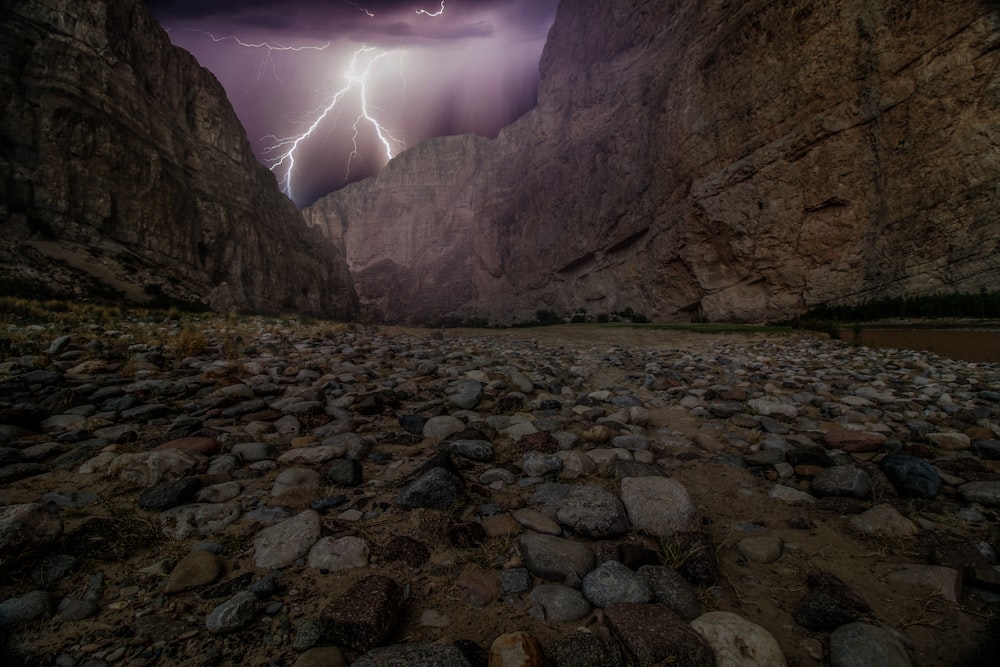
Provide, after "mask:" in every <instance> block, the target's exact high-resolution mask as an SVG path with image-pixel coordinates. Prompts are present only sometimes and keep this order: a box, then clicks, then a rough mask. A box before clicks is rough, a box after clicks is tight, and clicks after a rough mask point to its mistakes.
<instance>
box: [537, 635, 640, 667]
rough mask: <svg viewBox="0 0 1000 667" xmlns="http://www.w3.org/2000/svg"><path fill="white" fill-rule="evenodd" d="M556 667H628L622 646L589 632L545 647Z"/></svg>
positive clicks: (566, 637) (561, 639)
mask: <svg viewBox="0 0 1000 667" xmlns="http://www.w3.org/2000/svg"><path fill="white" fill-rule="evenodd" d="M545 655H547V656H548V657H549V659H550V660H551V661H552V664H553V665H554V667H626V665H627V664H628V663H627V662H626V660H625V654H624V652H623V651H622V647H621V645H620V644H619V643H618V642H616V641H613V640H610V639H602V638H601V637H598V636H597V635H595V634H592V633H589V632H574V633H573V634H570V635H567V636H565V637H562V638H560V639H557V640H555V641H554V642H551V643H549V644H548V645H546V647H545Z"/></svg>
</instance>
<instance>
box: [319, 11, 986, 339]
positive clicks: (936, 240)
mask: <svg viewBox="0 0 1000 667" xmlns="http://www.w3.org/2000/svg"><path fill="white" fill-rule="evenodd" d="M998 47H1000V5H998V4H997V3H996V2H990V1H986V0H956V1H955V2H950V3H945V4H942V3H940V2H935V1H933V0H909V1H907V2H900V1H897V0H851V1H848V2H837V3H817V2H812V1H810V0H788V1H786V2H773V1H771V0H748V1H747V2H738V3H734V2H730V1H728V0H703V1H700V2H680V1H678V0H572V1H568V0H567V1H565V2H563V3H562V5H561V7H560V9H559V13H558V16H557V18H556V22H555V24H554V26H553V28H552V30H551V32H550V34H549V39H548V43H547V45H546V48H545V52H544V54H543V57H542V62H541V77H542V78H541V87H540V91H539V102H538V106H537V108H536V109H535V110H533V111H532V112H530V113H529V114H527V115H526V116H524V117H522V118H521V119H520V120H518V121H517V122H515V123H514V124H513V125H512V126H510V127H508V128H506V129H505V130H504V131H502V132H501V134H500V136H499V137H498V138H497V139H496V140H493V141H488V140H485V139H481V138H477V137H471V136H464V137H451V138H444V139H435V140H432V141H429V142H427V143H425V144H421V145H419V146H416V147H414V148H412V149H411V150H409V151H406V152H404V153H403V154H401V155H400V156H398V157H397V158H396V159H395V160H393V161H392V162H391V163H390V164H389V165H388V166H387V167H386V168H385V169H384V170H383V171H382V173H381V174H380V175H379V176H378V177H376V178H372V179H368V180H366V181H363V182H360V183H356V184H354V185H352V186H349V187H347V188H345V189H343V190H340V191H338V192H335V193H333V194H331V195H328V196H327V197H326V198H324V199H321V200H320V201H318V202H317V203H316V204H315V205H314V206H312V207H311V208H310V209H307V210H306V211H305V214H306V218H307V219H308V220H309V221H310V223H311V224H312V225H313V226H315V227H317V228H319V229H322V230H324V231H325V233H326V234H327V235H328V236H329V237H330V238H332V239H336V240H338V241H340V240H342V241H343V243H344V245H345V247H346V253H347V261H348V264H349V266H350V269H351V272H352V274H353V277H354V281H355V285H356V287H357V290H358V293H359V295H360V298H361V303H362V307H364V308H367V309H369V310H371V311H372V312H373V313H375V315H376V316H377V317H382V318H384V319H387V320H390V321H402V322H425V323H429V322H443V321H459V320H463V319H467V318H473V317H475V318H486V319H488V320H490V321H492V322H494V323H511V322H518V321H524V320H528V319H532V318H533V317H534V314H535V311H536V310H539V309H548V310H553V311H556V312H559V313H570V312H573V311H574V310H577V309H579V308H587V309H588V310H589V312H591V313H600V312H612V311H617V310H622V309H624V308H632V309H634V310H635V311H637V312H642V313H645V314H647V315H649V316H651V317H654V318H657V319H662V320H687V319H691V318H701V317H705V318H709V319H713V320H768V319H780V318H785V317H789V316H792V315H796V314H799V313H802V312H803V311H805V310H807V309H808V308H810V307H813V306H817V305H819V304H828V303H851V302H856V301H859V300H863V299H865V298H869V297H880V296H891V295H903V294H925V293H933V292H938V291H946V290H952V289H963V290H974V289H979V288H982V287H988V288H992V289H995V288H996V286H997V285H1000V247H998V245H1000V67H998V64H1000V48H998Z"/></svg>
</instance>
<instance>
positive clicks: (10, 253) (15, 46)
mask: <svg viewBox="0 0 1000 667" xmlns="http://www.w3.org/2000/svg"><path fill="white" fill-rule="evenodd" d="M0 31H2V34H3V39H2V40H0V90H2V91H3V94H2V95H0V98H2V99H0V105H2V113H0V233H2V239H0V281H2V284H3V288H4V292H5V293H8V292H9V293H23V292H32V291H36V292H37V293H44V294H49V293H52V294H58V295H63V296H66V295H70V296H77V297H88V296H93V295H94V294H103V295H105V296H108V295H124V296H125V297H127V298H129V299H132V300H135V301H144V300H147V299H149V298H150V297H152V296H166V297H170V298H172V299H179V300H182V301H189V302H200V303H205V304H210V305H211V306H212V307H214V308H216V309H220V310H227V309H231V308H238V309H249V310H263V311H277V310H294V311H300V312H311V313H317V314H326V315H329V316H336V317H347V316H350V315H352V314H353V313H354V310H355V307H356V296H355V294H354V291H353V288H352V287H351V280H350V276H349V274H348V272H347V268H346V263H345V261H344V257H343V252H342V250H340V249H338V247H337V246H336V245H335V244H333V243H331V242H330V241H329V240H327V239H325V238H324V237H323V236H322V235H321V234H319V233H318V232H317V230H315V229H310V228H308V227H307V226H306V224H305V222H304V220H303V218H302V216H301V214H300V213H299V212H298V211H297V210H296V208H295V206H294V205H293V204H292V203H291V202H290V201H289V200H288V199H287V198H286V197H285V196H284V195H282V194H281V193H280V192H279V191H278V188H277V184H276V182H275V179H274V177H273V175H272V174H271V173H270V172H269V171H267V169H265V168H264V167H263V166H261V165H260V164H258V163H257V162H256V160H255V159H254V156H253V154H252V153H251V151H250V146H249V144H248V142H247V139H246V134H245V132H244V130H243V128H242V126H241V125H240V123H239V121H238V119H237V118H236V115H235V113H234V112H233V110H232V107H231V106H230V104H229V101H228V100H227V98H226V94H225V91H224V90H223V88H222V86H221V85H220V84H219V83H218V81H217V80H216V79H215V78H214V77H213V76H212V75H211V74H210V73H209V72H208V71H206V70H204V69H202V68H201V67H200V66H199V65H198V64H197V62H196V61H195V59H194V58H193V57H192V56H191V55H190V54H188V53H187V52H186V51H183V50H181V49H178V48H176V47H174V46H172V45H171V44H170V41H169V39H168V37H167V35H166V33H165V32H164V31H163V30H162V29H161V28H160V26H159V25H158V24H157V23H156V21H155V20H153V19H152V18H151V17H150V16H149V14H148V13H147V12H146V9H145V6H144V5H143V4H142V2H141V1H140V0H88V1H87V2H77V1H76V0H0Z"/></svg>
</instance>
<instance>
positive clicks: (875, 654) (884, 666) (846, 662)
mask: <svg viewBox="0 0 1000 667" xmlns="http://www.w3.org/2000/svg"><path fill="white" fill-rule="evenodd" d="M911 665H912V663H911V662H910V657H909V656H908V655H907V654H906V649H904V648H903V646H902V645H901V644H900V643H899V640H897V639H896V638H895V637H893V636H892V635H891V634H890V633H888V632H886V631H885V630H882V629H881V628H877V627H875V626H874V625H868V624H867V623H848V624H846V625H842V626H840V627H839V628H837V629H836V630H834V631H833V632H832V633H830V666H831V667H911Z"/></svg>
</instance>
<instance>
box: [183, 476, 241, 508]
mask: <svg viewBox="0 0 1000 667" xmlns="http://www.w3.org/2000/svg"><path fill="white" fill-rule="evenodd" d="M242 492H243V485H242V484H240V483H239V482H237V481H236V480H233V481H232V482H222V483H220V484H213V485H212V486H206V487H205V488H203V489H201V490H200V491H198V493H196V494H194V501H195V502H196V503H224V502H226V501H229V500H232V499H233V498H236V497H237V496H238V495H240V494H241V493H242Z"/></svg>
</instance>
